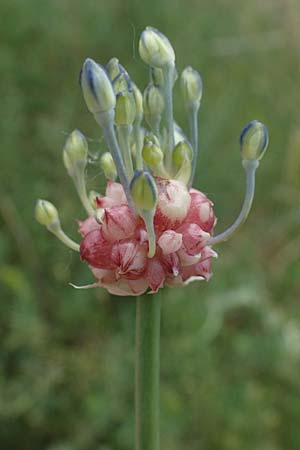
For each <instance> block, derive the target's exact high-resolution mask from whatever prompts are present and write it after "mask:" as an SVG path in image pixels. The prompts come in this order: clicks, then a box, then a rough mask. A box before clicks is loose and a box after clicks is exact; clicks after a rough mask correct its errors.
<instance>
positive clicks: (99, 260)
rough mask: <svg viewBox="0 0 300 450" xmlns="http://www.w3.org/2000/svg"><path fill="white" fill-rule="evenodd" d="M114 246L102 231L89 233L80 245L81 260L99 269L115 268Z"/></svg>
mask: <svg viewBox="0 0 300 450" xmlns="http://www.w3.org/2000/svg"><path fill="white" fill-rule="evenodd" d="M111 251H112V246H111V243H110V242H107V241H106V239H104V237H103V234H102V232H101V230H100V229H97V230H93V231H91V232H90V233H88V234H87V235H86V236H85V238H84V239H83V241H81V244H80V256H81V259H84V260H85V261H87V262H88V263H89V264H90V265H91V266H93V267H97V268H99V269H112V268H114V267H115V265H114V263H113V261H112V258H111Z"/></svg>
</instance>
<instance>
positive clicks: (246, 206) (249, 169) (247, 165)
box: [207, 160, 259, 245]
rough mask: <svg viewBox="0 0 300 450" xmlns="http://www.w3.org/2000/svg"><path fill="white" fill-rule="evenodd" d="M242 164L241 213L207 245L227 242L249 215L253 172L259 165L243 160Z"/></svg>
mask: <svg viewBox="0 0 300 450" xmlns="http://www.w3.org/2000/svg"><path fill="white" fill-rule="evenodd" d="M242 164H243V166H244V169H245V171H246V192H245V197H244V203H243V206H242V209H241V212H240V214H239V215H238V217H237V219H236V221H235V222H234V223H233V224H232V225H231V226H230V227H229V228H227V230H225V231H224V232H223V233H220V234H218V235H217V236H214V237H213V238H211V239H210V240H209V241H208V242H207V245H215V244H219V243H220V242H223V241H227V240H228V239H229V238H230V237H231V236H232V235H233V233H234V232H235V231H236V230H237V229H238V228H239V227H240V226H241V225H242V224H243V223H244V222H245V220H246V219H247V217H248V215H249V212H250V210H251V206H252V203H253V198H254V192H255V172H256V169H257V167H258V165H259V161H257V160H253V161H247V160H244V161H243V162H242Z"/></svg>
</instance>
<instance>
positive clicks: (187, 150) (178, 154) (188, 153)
mask: <svg viewBox="0 0 300 450" xmlns="http://www.w3.org/2000/svg"><path fill="white" fill-rule="evenodd" d="M172 159H173V163H174V165H175V167H181V165H182V164H183V163H184V161H187V160H188V161H192V159H193V150H192V147H191V146H190V144H189V143H188V142H187V141H181V142H178V144H177V145H176V147H175V148H174V150H173V155H172Z"/></svg>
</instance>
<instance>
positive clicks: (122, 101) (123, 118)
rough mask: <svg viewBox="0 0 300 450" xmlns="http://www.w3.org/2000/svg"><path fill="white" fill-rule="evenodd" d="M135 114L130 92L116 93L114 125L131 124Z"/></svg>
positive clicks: (132, 97)
mask: <svg viewBox="0 0 300 450" xmlns="http://www.w3.org/2000/svg"><path fill="white" fill-rule="evenodd" d="M135 116H136V106H135V101H134V96H133V94H132V93H131V92H128V91H123V92H120V93H119V94H118V95H117V103H116V111H115V123H116V125H118V126H119V125H132V124H133V122H134V119H135Z"/></svg>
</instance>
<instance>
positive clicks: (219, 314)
mask: <svg viewBox="0 0 300 450" xmlns="http://www.w3.org/2000/svg"><path fill="white" fill-rule="evenodd" d="M299 13H300V7H299V5H298V3H297V2H295V1H293V0H288V1H286V2H284V5H282V4H280V2H260V1H258V0H255V1H253V2H247V4H246V3H244V2H240V1H238V0H230V1H226V2H225V1H223V0H216V1H215V2H211V1H209V0H203V1H202V2H198V3H197V2H183V1H179V0H175V1H172V2H171V0H160V1H158V0H153V1H151V2H146V1H145V0H143V1H140V2H137V1H135V0H130V1H128V2H125V1H121V0H110V1H109V2H95V1H93V0H86V1H85V2H82V1H80V0H74V1H72V2H71V1H67V0H65V1H62V0H60V1H58V0H52V1H48V2H38V1H36V0H27V1H26V2H24V1H22V0H14V1H11V0H2V2H1V6H0V17H1V22H2V23H1V27H0V39H1V58H0V67H1V88H2V92H1V110H2V117H1V121H0V131H1V148H2V151H1V165H0V179H1V196H0V290H1V301H0V336H1V347H0V352H1V359H0V442H1V448H3V449H5V450H16V449H18V450H42V449H43V450H128V449H132V448H133V432H132V430H133V426H134V420H133V376H134V370H133V363H134V320H135V318H134V315H135V305H134V301H133V300H132V299H122V298H111V297H109V296H108V294H107V293H105V292H104V291H102V290H94V291H75V290H73V289H72V288H71V287H70V286H69V285H68V283H69V282H74V283H76V284H78V285H80V284H86V283H89V282H92V277H91V274H90V272H89V270H88V269H87V268H86V267H85V265H84V264H83V263H82V262H80V261H79V258H78V256H77V255H71V253H70V252H69V251H68V250H66V249H65V248H64V247H63V246H62V245H61V243H59V242H58V241H56V240H55V238H54V237H53V236H52V235H50V234H48V233H46V231H45V230H44V229H43V228H42V227H40V225H39V224H37V223H36V222H35V220H34V218H33V210H34V204H35V199H36V198H38V197H43V198H47V199H49V200H50V201H53V203H54V204H55V205H56V206H57V207H58V209H59V212H60V217H61V221H62V224H63V226H64V227H65V228H66V229H67V230H71V231H70V234H71V235H72V237H73V238H74V239H75V240H78V236H77V231H76V228H77V224H76V220H75V219H77V218H78V219H83V218H84V217H85V213H84V211H83V210H82V209H79V206H78V205H79V202H78V201H77V197H76V193H75V192H74V188H73V186H72V183H71V182H70V180H69V177H68V176H67V174H66V173H65V169H64V166H63V163H62V147H63V144H64V141H65V136H66V134H67V133H69V132H70V131H72V130H73V129H75V128H79V129H80V130H81V131H82V132H84V133H85V134H86V135H87V136H88V138H89V146H90V148H91V152H92V156H93V155H96V154H97V153H98V152H99V150H101V151H105V147H104V145H103V140H102V137H101V134H100V130H99V128H97V126H96V124H95V123H94V121H93V119H92V118H91V117H90V114H89V113H88V111H87V109H86V107H85V104H84V101H83V99H82V95H81V92H80V89H79V86H78V75H77V74H78V72H79V69H80V67H81V64H82V62H83V60H84V59H85V58H86V57H87V56H89V57H92V58H95V59H96V60H99V61H100V62H102V63H104V64H105V63H107V62H108V60H109V59H110V58H111V57H112V56H117V57H119V59H120V62H121V63H122V64H123V65H124V66H125V67H126V68H127V70H128V71H129V73H130V74H131V76H132V79H133V80H135V81H136V82H137V84H138V85H139V86H140V87H141V88H143V87H144V86H145V85H146V84H147V82H148V80H147V78H146V70H145V66H144V64H143V63H142V62H140V61H139V58H138V56H137V49H136V43H137V36H138V35H139V33H140V32H141V31H142V29H143V28H144V27H145V26H146V25H152V26H155V27H156V28H158V29H161V30H162V31H163V33H164V34H166V36H168V38H169V39H170V41H171V42H172V45H173V46H174V49H175V51H176V55H177V60H178V65H179V67H178V69H179V70H180V71H181V70H182V69H183V68H184V67H185V66H187V65H191V66H193V67H194V68H195V69H197V70H199V72H200V73H201V76H202V79H203V85H204V97H203V101H202V106H201V111H200V157H199V166H198V172H197V175H198V177H197V182H196V184H197V187H199V188H200V189H202V190H204V191H205V192H207V193H208V194H209V196H210V197H212V198H213V200H214V202H215V205H216V213H217V216H218V218H219V221H218V230H219V231H221V230H223V229H225V227H226V226H227V225H229V224H230V223H231V221H232V220H233V218H234V217H235V215H236V213H237V211H238V208H239V204H240V202H241V200H242V199H241V186H242V183H243V181H244V180H243V170H242V168H241V167H240V155H239V145H238V136H239V133H240V130H241V129H242V127H243V126H244V125H245V124H246V123H248V122H249V121H250V120H252V119H258V120H260V121H262V122H263V123H266V125H267V126H268V128H269V133H270V147H269V151H268V154H267V155H266V157H265V159H264V161H263V163H262V164H261V167H260V168H259V171H258V183H257V196H256V199H255V202H254V209H253V212H252V214H251V216H250V219H249V221H248V222H247V224H246V225H245V226H244V228H243V230H242V231H240V232H239V233H238V235H237V236H236V237H235V238H234V239H233V240H232V241H230V242H228V243H227V244H224V245H223V246H222V247H221V246H220V248H219V249H218V250H219V254H220V257H219V260H217V261H215V262H214V277H213V279H212V280H211V282H210V283H208V284H201V283H198V284H194V285H191V286H189V287H187V288H186V289H185V290H181V289H180V290H178V289H176V290H165V292H164V299H163V305H164V306H163V324H162V325H163V327H162V357H161V364H162V387H161V397H162V414H161V426H162V448H164V449H165V450H183V449H184V450H199V449H203V450H240V449H243V450H250V449H251V450H252V449H256V450H281V449H282V450H285V449H289V450H298V449H299V448H300V432H299V427H298V421H299V394H300V392H299V391H300V381H299V369H300V334H299V333H300V331H299V330H300V310H299V292H300V282H299V279H300V277H299V275H300V268H299V244H300V234H299V223H300V210H299V198H300V196H299V193H300V159H299V142H300V138H299V135H300V128H299V103H300V88H299V76H300V63H299V61H300V58H299V51H300V50H299V42H300V35H299V26H298V25H297V21H296V20H295V18H296V17H299ZM177 84H178V83H177ZM175 89H176V90H177V93H178V94H179V87H178V86H176V88H175ZM175 109H176V118H177V119H178V122H179V123H180V124H181V125H182V126H185V125H186V122H185V117H184V110H183V108H182V106H181V104H180V103H179V102H177V103H176V105H175ZM225 154H226V157H224V155H225ZM90 173H91V177H90V182H89V188H90V189H95V190H96V191H101V190H103V187H104V177H103V176H102V175H101V173H99V169H98V167H97V165H94V166H93V165H91V171H90Z"/></svg>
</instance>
